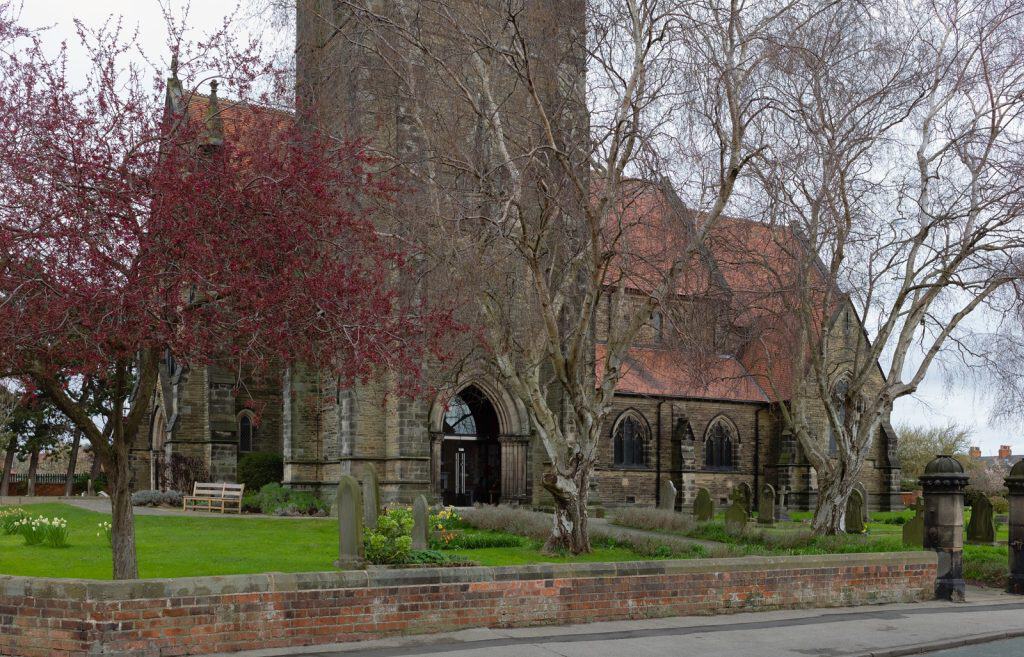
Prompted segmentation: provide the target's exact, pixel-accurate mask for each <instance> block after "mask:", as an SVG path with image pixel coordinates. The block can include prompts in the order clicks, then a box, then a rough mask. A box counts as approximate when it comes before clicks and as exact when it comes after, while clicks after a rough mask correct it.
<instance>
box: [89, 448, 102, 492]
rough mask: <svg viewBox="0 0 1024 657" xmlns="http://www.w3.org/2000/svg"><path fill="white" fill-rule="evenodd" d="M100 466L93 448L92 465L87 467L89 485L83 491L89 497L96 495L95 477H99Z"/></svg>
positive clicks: (98, 457)
mask: <svg viewBox="0 0 1024 657" xmlns="http://www.w3.org/2000/svg"><path fill="white" fill-rule="evenodd" d="M100 465H101V464H100V456H99V454H97V453H96V450H95V448H94V449H93V450H92V465H91V466H90V467H89V483H88V485H87V486H86V491H85V493H86V495H88V496H89V497H92V496H93V495H95V494H96V477H98V476H100Z"/></svg>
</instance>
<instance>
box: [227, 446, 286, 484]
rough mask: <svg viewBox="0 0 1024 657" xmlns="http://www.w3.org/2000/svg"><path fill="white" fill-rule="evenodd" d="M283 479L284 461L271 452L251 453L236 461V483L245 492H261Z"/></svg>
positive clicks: (278, 455)
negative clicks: (242, 487) (241, 486)
mask: <svg viewBox="0 0 1024 657" xmlns="http://www.w3.org/2000/svg"><path fill="white" fill-rule="evenodd" d="M282 479H284V459H282V458H281V455H280V454H274V453H272V452H251V453H249V454H245V455H243V456H242V458H240V459H239V460H238V483H240V484H245V489H246V490H254V491H256V490H261V489H262V488H263V487H264V486H266V485H267V484H278V483H281V480H282Z"/></svg>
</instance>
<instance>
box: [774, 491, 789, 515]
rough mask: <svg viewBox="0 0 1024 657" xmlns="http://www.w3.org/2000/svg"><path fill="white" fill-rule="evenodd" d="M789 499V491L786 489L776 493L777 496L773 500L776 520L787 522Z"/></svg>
mask: <svg viewBox="0 0 1024 657" xmlns="http://www.w3.org/2000/svg"><path fill="white" fill-rule="evenodd" d="M791 499H792V498H790V491H789V489H788V488H783V489H782V490H780V491H778V496H777V498H776V499H775V519H776V520H785V521H787V522H788V521H789V520H790V517H789V503H790V501H791Z"/></svg>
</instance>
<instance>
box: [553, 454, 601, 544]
mask: <svg viewBox="0 0 1024 657" xmlns="http://www.w3.org/2000/svg"><path fill="white" fill-rule="evenodd" d="M544 487H545V488H546V489H547V490H548V491H549V492H550V493H551V495H552V497H553V498H554V501H555V513H554V524H553V525H552V528H551V536H549V537H548V540H547V542H546V543H545V544H544V551H545V552H557V551H561V550H566V551H568V552H570V553H571V554H583V553H586V552H590V550H591V548H590V532H589V529H588V516H587V498H588V493H589V490H590V470H589V469H588V468H587V467H584V466H582V465H578V466H577V467H576V470H575V471H574V472H573V473H572V477H571V478H558V477H557V476H556V475H555V474H554V473H551V472H549V473H547V474H545V475H544Z"/></svg>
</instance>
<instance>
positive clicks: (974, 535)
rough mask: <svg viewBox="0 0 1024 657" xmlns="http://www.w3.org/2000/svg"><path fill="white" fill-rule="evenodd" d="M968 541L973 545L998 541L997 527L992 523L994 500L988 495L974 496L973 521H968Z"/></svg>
mask: <svg viewBox="0 0 1024 657" xmlns="http://www.w3.org/2000/svg"><path fill="white" fill-rule="evenodd" d="M967 542H968V543H971V544H973V545H992V544H993V543H995V542H996V528H995V525H994V524H993V523H992V502H991V501H989V499H988V496H987V495H983V494H982V495H976V496H974V499H973V502H972V504H971V521H970V522H968V523H967Z"/></svg>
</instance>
